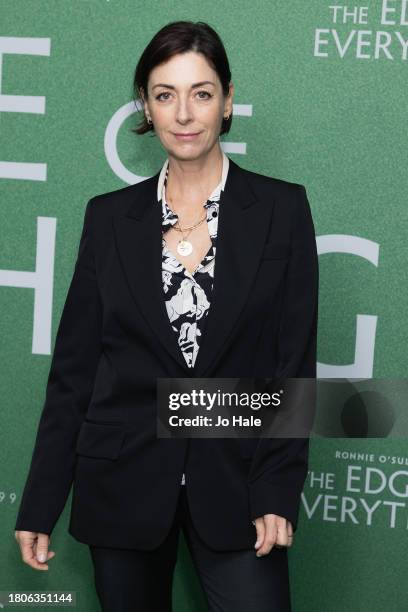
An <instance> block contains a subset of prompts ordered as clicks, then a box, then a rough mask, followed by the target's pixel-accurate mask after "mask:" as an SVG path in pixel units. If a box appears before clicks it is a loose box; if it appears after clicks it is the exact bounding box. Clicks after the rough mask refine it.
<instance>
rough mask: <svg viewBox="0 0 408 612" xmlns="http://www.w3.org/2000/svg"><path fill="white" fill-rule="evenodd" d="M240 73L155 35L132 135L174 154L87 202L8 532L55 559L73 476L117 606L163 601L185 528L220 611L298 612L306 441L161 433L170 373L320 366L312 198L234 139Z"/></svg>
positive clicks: (80, 512) (76, 502) (79, 518)
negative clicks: (294, 602) (239, 149)
mask: <svg viewBox="0 0 408 612" xmlns="http://www.w3.org/2000/svg"><path fill="white" fill-rule="evenodd" d="M230 78H231V74H230V70H229V65H228V59H227V56H226V53H225V50H224V47H223V44H222V42H221V40H220V38H219V37H218V35H217V34H216V32H215V31H214V30H213V29H212V28H211V27H209V26H208V25H206V24H204V23H201V22H199V23H192V22H175V23H171V24H168V25H167V26H166V27H164V28H163V29H161V30H160V31H159V32H158V33H157V34H156V35H155V37H154V38H153V39H152V41H151V42H150V43H149V45H148V46H147V48H146V49H145V51H144V53H143V54H142V56H141V58H140V60H139V63H138V65H137V68H136V73H135V94H136V96H139V95H140V96H141V98H142V101H143V106H144V120H143V123H142V125H141V127H139V128H138V129H137V130H136V131H137V133H138V134H143V133H146V132H148V131H153V133H154V134H155V135H156V136H157V137H158V138H159V140H160V142H161V144H162V146H163V147H164V149H165V150H166V152H167V155H168V157H167V159H166V162H165V163H164V165H163V167H162V168H161V170H160V171H159V172H158V173H157V174H156V175H154V176H153V177H150V178H149V179H147V180H144V181H142V182H139V183H138V184H136V185H132V186H129V187H125V188H123V189H120V190H118V191H114V192H111V193H107V194H102V195H99V196H96V197H94V198H92V199H91V200H90V201H89V202H88V205H87V208H86V212H85V219H84V227H83V232H82V236H81V241H80V246H79V252H78V259H77V262H76V266H75V271H74V275H73V279H72V282H71V285H70V288H69V292H68V296H67V300H66V304H65V307H64V311H63V314H62V318H61V323H60V326H59V329H58V334H57V338H56V343H55V349H54V355H53V360H52V364H51V370H50V375H49V380H48V386H47V395H46V401H45V406H44V408H43V412H42V415H41V420H40V424H39V428H38V432H37V438H36V445H35V448H34V454H33V459H32V463H31V467H30V472H29V475H28V478H27V483H26V486H25V489H24V494H23V499H22V502H21V505H20V509H19V514H18V519H17V523H16V530H17V531H16V538H17V539H18V541H19V544H20V547H21V551H22V555H23V559H24V561H25V562H27V563H28V564H29V565H31V566H32V567H33V568H35V569H48V565H47V561H48V560H49V559H51V558H52V557H53V556H54V555H55V552H53V551H50V550H48V548H49V542H50V534H51V532H52V530H53V528H54V525H55V523H56V522H57V520H58V518H59V516H60V514H61V512H62V510H63V507H64V505H65V503H66V500H67V497H68V494H69V491H70V487H71V484H72V482H73V483H74V488H73V498H72V507H71V515H70V525H69V532H70V533H71V535H73V536H74V537H75V538H76V539H77V540H78V541H80V542H83V543H86V544H87V545H88V546H89V548H90V553H91V557H92V561H93V564H94V570H95V585H96V590H97V593H98V596H99V598H100V601H101V605H102V608H103V610H109V611H111V612H113V611H118V612H119V611H124V610H136V609H137V610H143V611H144V612H147V611H150V610H158V611H160V612H165V611H166V610H171V585H172V577H173V571H174V567H175V563H176V553H177V542H178V537H179V532H180V528H182V529H183V532H184V534H185V537H186V540H187V542H188V545H189V548H190V551H191V554H192V558H193V560H194V563H195V565H196V568H197V571H198V575H199V577H200V580H201V584H202V586H203V589H204V592H205V594H206V596H207V599H208V604H209V608H210V609H211V610H223V611H225V612H240V611H245V612H248V610H251V611H254V612H255V611H256V612H263V611H266V610H267V611H268V612H271V611H287V610H290V594H289V579H288V562H287V561H288V560H287V548H288V547H289V546H291V545H292V542H293V534H294V532H295V530H296V528H297V518H298V511H299V504H300V494H301V491H302V488H303V484H304V480H305V477H306V473H307V460H308V442H309V440H308V438H300V439H299V438H297V439H296V438H293V439H279V438H275V439H273V438H269V439H267V438H263V439H260V440H258V439H255V438H249V439H239V438H238V439H234V438H223V439H220V438H218V439H216V438H209V439H202V438H194V439H193V438H191V439H166V438H162V437H158V436H157V433H156V426H157V423H156V410H157V405H156V390H157V388H156V383H157V379H158V378H178V377H180V378H188V377H199V378H200V377H220V378H221V377H241V376H243V377H273V376H274V377H276V378H282V377H299V378H300V377H304V378H308V377H309V378H314V377H315V374H316V370H315V369H316V326H317V294H318V266H317V253H316V243H315V234H314V227H313V221H312V217H311V213H310V207H309V204H308V201H307V197H306V192H305V189H304V187H303V186H302V185H299V184H294V183H289V182H286V181H283V180H279V179H274V178H271V177H267V176H263V175H260V174H257V173H255V172H250V171H248V170H244V169H243V168H241V167H240V166H239V165H238V164H236V163H235V162H234V161H233V160H231V159H229V158H228V157H227V156H226V155H225V153H224V152H223V151H222V149H221V146H220V140H219V136H220V135H221V134H223V133H227V132H228V131H229V129H230V126H231V120H232V110H233V101H232V99H233V91H234V89H233V85H232V83H231V82H230ZM41 554H43V555H44V557H43V560H41Z"/></svg>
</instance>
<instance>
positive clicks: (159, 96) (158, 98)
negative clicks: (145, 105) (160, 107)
mask: <svg viewBox="0 0 408 612" xmlns="http://www.w3.org/2000/svg"><path fill="white" fill-rule="evenodd" d="M168 95H170V94H169V92H168V91H163V93H161V94H159V95H158V96H156V100H160V98H161V96H168ZM166 100H167V98H166Z"/></svg>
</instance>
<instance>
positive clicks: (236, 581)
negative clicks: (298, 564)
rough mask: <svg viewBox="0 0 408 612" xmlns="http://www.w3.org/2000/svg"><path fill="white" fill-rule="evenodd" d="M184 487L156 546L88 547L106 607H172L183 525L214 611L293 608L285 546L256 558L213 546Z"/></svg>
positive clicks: (160, 610)
mask: <svg viewBox="0 0 408 612" xmlns="http://www.w3.org/2000/svg"><path fill="white" fill-rule="evenodd" d="M185 487H186V485H182V486H181V492H180V497H179V503H178V506H177V511H176V514H175V519H174V522H173V525H172V527H171V530H170V532H169V534H168V536H167V537H166V539H165V541H164V542H163V543H162V544H161V545H160V546H159V547H158V548H157V549H155V550H152V551H140V550H133V549H130V550H127V549H119V548H103V547H99V546H90V547H89V548H90V552H91V557H92V562H93V566H94V578H95V587H96V592H97V595H98V597H99V601H100V603H101V609H102V612H136V611H137V612H171V611H172V583H173V574H174V568H175V565H176V562H177V548H178V539H179V533H180V529H183V533H184V537H185V539H186V542H187V545H188V548H189V551H190V554H191V557H192V559H193V562H194V565H195V567H196V570H197V573H198V576H199V579H200V582H201V585H202V587H203V590H204V593H205V594H206V597H207V602H208V607H209V610H210V611H211V612H290V610H291V604H290V590H289V571H288V555H287V553H288V551H287V548H285V547H284V548H275V547H273V548H272V550H271V551H270V553H269V554H268V555H265V556H263V557H257V556H256V554H255V553H256V551H255V549H254V548H251V549H250V550H240V551H231V552H216V551H213V550H211V549H209V548H208V547H207V546H206V545H205V543H204V542H203V541H202V540H201V538H200V536H199V535H198V533H197V531H196V530H195V528H194V525H193V523H192V520H191V516H190V512H189V508H188V502H187V494H186V490H185ZM255 541H256V530H255V528H254V544H255ZM175 612H177V610H176V611H175ZM191 612H194V610H191Z"/></svg>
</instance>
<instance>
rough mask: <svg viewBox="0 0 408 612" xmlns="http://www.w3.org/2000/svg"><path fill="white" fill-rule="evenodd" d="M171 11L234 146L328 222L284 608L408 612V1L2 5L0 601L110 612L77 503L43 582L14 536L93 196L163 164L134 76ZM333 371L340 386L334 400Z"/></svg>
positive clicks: (321, 248) (182, 565)
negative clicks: (219, 93) (144, 124)
mask: <svg viewBox="0 0 408 612" xmlns="http://www.w3.org/2000/svg"><path fill="white" fill-rule="evenodd" d="M179 19H184V20H192V21H204V22H207V23H209V24H210V25H211V26H212V27H214V28H215V30H216V31H217V32H218V33H219V34H220V36H221V38H222V40H223V42H224V45H225V47H226V50H227V54H228V57H229V61H230V66H231V71H232V82H233V83H234V86H235V96H234V112H233V123H232V129H231V131H230V132H229V133H228V134H227V135H224V136H222V137H221V143H222V147H223V150H224V151H225V152H226V154H227V155H229V156H230V158H231V159H233V160H234V161H236V162H237V163H238V164H239V165H241V166H242V167H244V168H248V169H250V170H253V171H255V172H259V173H261V174H266V175H268V176H273V177H277V178H281V179H284V180H288V181H292V182H296V183H302V184H304V185H305V186H306V190H307V194H308V198H309V202H310V206H311V209H312V214H313V219H314V223H315V228H316V236H317V247H318V252H319V264H320V296H319V334H318V377H319V378H321V379H322V381H321V383H322V384H321V389H322V394H323V396H324V408H325V414H324V416H322V418H321V420H320V421H319V428H318V430H317V431H316V433H315V435H314V437H313V440H312V444H311V454H310V470H309V474H308V476H307V479H306V482H305V486H304V490H303V494H302V504H301V512H300V518H299V526H298V530H297V533H296V536H295V542H294V545H293V546H292V548H291V549H290V550H289V559H290V573H291V585H292V604H293V610H294V611H295V612H316V611H320V610H322V611H324V612H340V611H341V612H342V611H343V610H348V611H350V612H363V611H365V610H368V609H370V610H372V611H373V612H374V611H380V610H381V611H382V610H383V609H384V607H385V606H386V607H387V609H388V610H390V611H392V612H399V611H401V612H402V611H403V610H406V609H407V601H408V587H407V580H406V577H407V570H406V554H407V543H406V538H407V529H408V506H407V504H408V444H407V438H406V436H405V435H404V431H405V430H404V427H403V425H404V407H405V406H406V403H405V404H404V401H403V400H401V397H402V396H403V395H404V393H405V395H406V393H407V389H406V387H407V385H406V375H407V350H408V349H407V346H408V332H407V330H408V315H407V313H408V284H407V267H408V250H407V232H408V212H407V201H406V200H407V167H408V154H407V143H406V117H407V99H408V95H407V94H408V77H407V75H408V73H407V70H408V1H407V0H364V1H363V0H362V1H359V2H353V3H351V4H347V5H344V4H342V3H332V2H327V1H325V0H308V1H307V2H306V1H305V0H287V1H284V2H283V1H281V0H269V1H259V0H258V1H256V2H252V3H250V4H248V3H247V2H244V1H243V0H237V1H236V2H232V3H231V2H223V1H217V2H215V1H212V0H211V1H207V2H206V3H199V2H193V1H191V2H173V1H171V2H170V1H160V2H155V3H151V4H146V3H142V2H140V1H139V0H137V1H136V0H58V1H54V2H50V1H49V0H12V1H11V0H2V1H1V2H0V203H1V208H0V211H1V217H0V241H1V250H0V338H1V344H0V351H1V352H0V359H1V369H0V372H1V391H2V393H1V412H0V462H1V472H0V529H1V537H0V591H13V590H15V591H75V592H76V595H77V603H76V609H77V610H78V612H90V611H92V610H95V611H96V610H98V609H99V604H98V601H97V597H96V594H95V592H94V587H93V574H92V571H93V568H92V564H91V559H90V557H89V553H88V548H87V546H86V545H82V544H80V543H79V542H77V541H76V540H74V539H73V538H72V537H71V536H70V535H69V534H68V533H67V525H68V513H69V506H70V500H69V501H68V503H67V506H66V508H65V510H64V512H63V514H62V515H61V517H60V520H59V522H58V524H57V526H56V528H55V530H54V532H53V534H52V537H51V547H50V548H51V550H54V551H56V556H55V558H53V559H51V560H50V562H49V566H50V569H49V571H48V572H38V571H35V570H33V569H31V568H30V567H29V566H28V565H25V564H24V563H23V562H22V561H21V557H20V551H19V548H18V546H17V544H16V541H15V539H14V524H15V519H16V513H17V508H18V505H19V502H20V499H21V494H22V488H23V485H24V482H25V478H26V475H27V471H28V467H29V463H30V459H31V452H32V449H33V444H34V436H35V432H36V427H37V423H38V419H39V415H40V413H41V410H42V405H43V402H44V397H45V385H46V380H47V376H48V372H49V367H50V363H51V356H52V350H53V345H54V341H55V334H56V330H57V326H58V323H59V319H60V316H61V313H62V308H63V306H64V301H65V298H66V294H67V290H68V286H69V282H70V280H71V276H72V273H73V266H74V263H75V258H76V254H77V248H78V243H79V236H80V231H81V227H82V222H83V215H84V211H85V205H86V203H87V201H88V200H89V198H91V197H92V196H94V195H97V194H100V193H104V192H107V191H112V190H115V189H120V188H121V187H124V186H126V185H129V184H133V183H136V182H138V181H140V180H143V179H144V178H147V177H149V176H152V175H153V174H155V173H156V172H157V171H158V170H159V168H160V167H161V165H162V163H163V161H164V159H165V157H166V153H165V151H164V150H163V149H162V147H161V145H160V142H159V140H158V139H157V138H155V137H152V136H151V135H150V134H148V135H144V136H137V135H136V134H135V133H133V132H132V128H134V127H136V125H137V124H138V123H139V120H140V111H139V109H140V106H138V105H135V101H134V99H133V96H132V78H133V72H134V68H135V66H136V63H137V61H138V59H139V56H140V54H141V52H142V51H143V49H144V48H145V46H146V45H147V43H148V42H149V41H150V39H151V38H152V37H153V35H154V34H155V33H156V32H157V31H158V30H159V29H160V28H161V27H162V26H164V25H165V24H166V23H169V22H170V21H175V20H179ZM326 379H327V381H328V380H329V379H331V381H333V380H334V381H336V379H338V380H339V381H340V380H342V381H347V383H346V384H344V383H343V386H342V389H341V392H338V393H334V394H333V391H332V390H333V382H332V383H331V385H330V390H327V389H326V390H325V388H324V380H326ZM358 381H366V384H367V381H368V382H370V381H371V382H372V383H374V382H375V385H371V386H370V385H368V387H367V388H366V387H364V385H363V386H360V387H359V384H358ZM334 384H335V383H334ZM173 600H174V606H175V610H177V612H187V611H188V612H201V611H205V610H206V609H207V608H206V604H205V599H204V596H203V593H202V591H201V587H200V584H199V580H198V577H197V574H196V572H195V570H194V567H193V564H192V561H191V558H190V556H189V552H188V549H187V546H186V543H185V541H184V538H181V540H180V549H179V557H178V563H177V567H176V575H175V582H174V591H173Z"/></svg>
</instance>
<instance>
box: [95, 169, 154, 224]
mask: <svg viewBox="0 0 408 612" xmlns="http://www.w3.org/2000/svg"><path fill="white" fill-rule="evenodd" d="M157 178H158V174H155V175H153V176H150V177H148V178H146V179H143V180H142V181H139V182H138V183H135V184H134V185H127V186H126V187H121V188H120V189H114V190H113V191H107V192H105V193H100V194H97V195H95V196H93V197H92V198H91V199H90V200H91V204H92V207H93V209H94V210H95V209H96V210H97V211H98V213H97V214H98V215H99V214H103V213H105V214H109V215H112V214H116V213H118V214H121V213H123V212H124V211H125V210H126V209H127V207H128V206H129V205H130V204H131V203H132V202H134V201H135V200H137V199H138V198H139V197H140V196H141V195H142V194H143V193H144V192H145V190H146V189H149V188H153V186H154V184H155V183H156V181H157Z"/></svg>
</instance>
